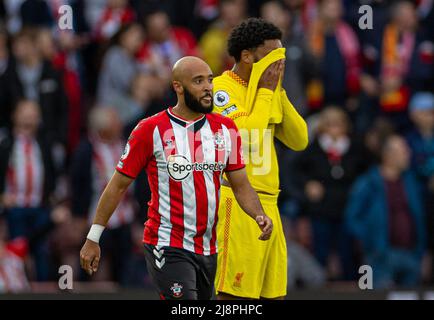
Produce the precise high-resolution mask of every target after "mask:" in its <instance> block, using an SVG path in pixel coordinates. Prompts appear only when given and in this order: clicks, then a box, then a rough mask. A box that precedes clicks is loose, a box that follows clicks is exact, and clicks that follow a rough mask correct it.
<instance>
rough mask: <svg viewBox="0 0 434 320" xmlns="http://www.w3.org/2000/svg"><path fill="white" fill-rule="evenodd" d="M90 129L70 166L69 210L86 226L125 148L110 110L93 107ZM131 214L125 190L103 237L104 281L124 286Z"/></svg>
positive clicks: (117, 121) (129, 196) (131, 202)
mask: <svg viewBox="0 0 434 320" xmlns="http://www.w3.org/2000/svg"><path fill="white" fill-rule="evenodd" d="M89 130H90V132H89V135H88V136H87V137H86V138H84V139H83V141H82V142H81V143H80V146H79V147H78V148H77V151H76V153H75V155H74V157H73V160H72V167H71V197H72V199H71V202H72V211H73V214H74V215H78V216H85V217H87V218H88V223H89V221H92V220H93V218H94V215H95V211H96V206H97V204H98V199H99V196H100V195H101V193H102V192H103V190H104V188H105V187H106V185H107V183H108V182H109V180H110V178H111V176H112V175H113V172H114V168H115V166H116V165H117V163H118V161H119V157H120V156H121V155H122V152H123V149H124V145H125V142H124V141H123V139H122V124H121V122H120V119H119V117H118V115H117V113H116V111H114V110H113V109H110V108H107V107H105V108H104V107H95V108H94V109H93V110H92V111H91V112H90V114H89ZM134 215H135V203H134V199H133V196H132V194H131V192H129V191H128V192H127V193H126V195H125V197H124V198H123V200H122V201H121V203H120V204H119V206H118V208H117V209H116V211H115V212H114V214H113V216H112V219H110V222H109V224H108V226H107V227H108V230H107V231H106V232H105V233H104V236H103V238H104V239H103V249H102V250H103V252H104V253H105V254H104V259H103V260H102V265H103V266H105V268H106V269H109V270H110V274H109V276H108V277H107V275H106V277H107V278H106V279H105V280H109V279H110V280H112V281H116V282H119V283H120V284H122V285H126V280H127V277H128V273H129V272H130V271H129V270H128V268H129V263H130V259H131V250H132V243H131V223H132V222H133V220H134ZM103 277H104V275H103Z"/></svg>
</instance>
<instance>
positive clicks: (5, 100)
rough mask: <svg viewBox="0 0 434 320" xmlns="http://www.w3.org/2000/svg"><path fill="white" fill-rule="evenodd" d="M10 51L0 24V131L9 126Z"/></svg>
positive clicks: (6, 34) (10, 108) (10, 99)
mask: <svg viewBox="0 0 434 320" xmlns="http://www.w3.org/2000/svg"><path fill="white" fill-rule="evenodd" d="M9 59H10V52H9V48H8V33H7V31H6V30H5V28H4V27H3V26H0V132H1V131H2V129H3V130H5V129H6V128H9V129H10V127H11V114H12V107H13V106H12V96H11V92H10V90H9V87H8V85H7V84H8V81H9V77H10V68H8V66H9Z"/></svg>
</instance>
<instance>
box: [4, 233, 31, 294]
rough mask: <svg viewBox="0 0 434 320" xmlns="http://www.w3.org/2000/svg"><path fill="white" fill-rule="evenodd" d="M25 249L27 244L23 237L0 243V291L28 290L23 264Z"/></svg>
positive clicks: (15, 291)
mask: <svg viewBox="0 0 434 320" xmlns="http://www.w3.org/2000/svg"><path fill="white" fill-rule="evenodd" d="M27 251H28V244H27V241H26V240H25V239H23V238H16V239H14V240H12V241H11V242H9V243H7V244H3V243H0V293H20V292H28V291H30V284H29V281H28V279H27V276H26V271H25V265H24V259H25V256H26V255H27Z"/></svg>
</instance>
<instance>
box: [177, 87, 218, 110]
mask: <svg viewBox="0 0 434 320" xmlns="http://www.w3.org/2000/svg"><path fill="white" fill-rule="evenodd" d="M183 88H184V100H185V104H186V105H187V107H189V108H190V110H192V111H194V112H197V113H210V112H212V109H213V105H212V93H211V92H209V93H202V95H201V96H200V97H199V98H196V97H195V96H194V95H193V94H192V93H191V92H190V91H189V90H188V89H187V88H186V87H183ZM208 101H210V102H208Z"/></svg>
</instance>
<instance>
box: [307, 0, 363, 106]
mask: <svg viewBox="0 0 434 320" xmlns="http://www.w3.org/2000/svg"><path fill="white" fill-rule="evenodd" d="M343 13H344V11H343V5H342V1H341V0H323V1H321V2H320V4H319V15H318V18H317V19H315V20H314V21H313V22H312V24H311V25H310V28H309V32H308V39H307V40H308V45H309V50H310V51H311V52H312V54H313V55H314V57H315V58H316V64H317V65H318V69H317V70H316V76H315V78H314V79H313V80H311V81H310V82H309V85H308V88H307V97H308V105H309V107H310V108H311V109H312V110H317V109H318V108H321V107H323V106H324V105H328V104H336V105H339V106H342V107H344V108H346V109H348V110H351V111H352V110H353V109H354V104H355V101H354V98H355V97H356V96H357V95H358V94H359V89H360V82H359V80H360V75H361V61H360V45H359V41H358V39H357V37H356V34H355V33H354V31H353V30H352V29H351V27H350V26H349V25H348V24H347V23H346V22H344V20H343V18H342V17H343ZM350 98H351V99H350Z"/></svg>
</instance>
